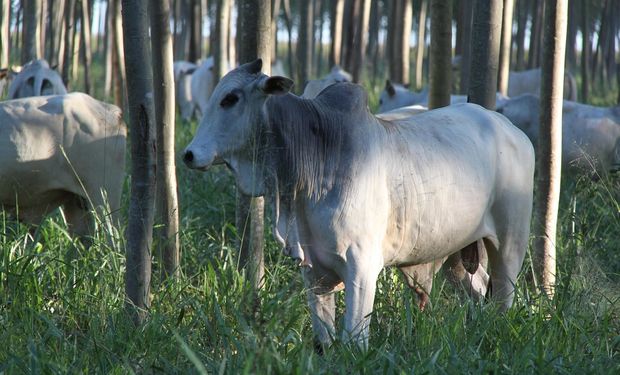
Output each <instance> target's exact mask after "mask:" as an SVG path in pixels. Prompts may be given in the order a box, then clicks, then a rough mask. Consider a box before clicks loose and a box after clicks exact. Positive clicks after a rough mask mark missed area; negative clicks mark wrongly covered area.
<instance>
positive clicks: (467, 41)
mask: <svg viewBox="0 0 620 375" xmlns="http://www.w3.org/2000/svg"><path fill="white" fill-rule="evenodd" d="M461 1H462V3H463V8H464V9H463V25H462V28H463V54H462V55H461V67H460V71H461V77H460V82H459V93H460V94H462V95H467V93H468V92H469V73H470V72H471V29H472V21H473V19H472V17H473V13H474V6H473V3H472V0H461Z"/></svg>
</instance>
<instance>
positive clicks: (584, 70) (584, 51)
mask: <svg viewBox="0 0 620 375" xmlns="http://www.w3.org/2000/svg"><path fill="white" fill-rule="evenodd" d="M588 17H589V15H588V1H587V0H581V43H582V44H581V101H582V102H583V103H587V102H588V99H589V98H590V68H589V64H590V55H591V54H592V53H591V51H592V43H591V41H590V36H591V34H590V25H589V21H588Z"/></svg>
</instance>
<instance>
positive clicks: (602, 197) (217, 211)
mask: <svg viewBox="0 0 620 375" xmlns="http://www.w3.org/2000/svg"><path fill="white" fill-rule="evenodd" d="M379 87H380V85H377V86H375V88H374V89H373V90H371V94H370V100H371V106H373V105H374V106H376V95H377V92H378V91H379V90H378V88H379ZM177 127H178V140H177V141H178V143H177V146H178V149H179V150H180V149H182V147H184V146H185V145H186V144H187V143H188V141H189V140H190V139H191V136H192V134H193V133H194V131H195V128H196V123H195V122H192V123H189V124H188V123H180V122H179V123H178V124H177ZM178 162H179V161H178ZM178 178H179V195H180V204H181V207H180V212H181V234H180V235H181V241H182V242H181V244H182V265H183V273H182V275H181V276H180V277H179V278H178V279H176V280H167V281H161V280H160V279H159V269H160V264H159V263H158V259H157V258H156V257H154V272H153V275H154V277H153V285H152V293H153V294H152V307H151V311H150V315H149V319H148V320H147V322H146V323H145V324H144V325H143V326H141V327H134V326H133V325H132V323H131V320H130V319H129V318H128V315H127V313H126V311H125V309H124V303H125V300H124V299H125V295H124V272H125V260H124V253H123V251H124V250H123V243H122V241H116V242H114V243H113V244H112V245H109V244H108V242H107V241H106V240H105V234H106V233H105V227H103V228H104V229H102V230H101V231H100V232H99V233H98V234H97V235H96V236H95V238H94V239H93V245H92V246H91V247H90V248H88V249H86V248H84V246H82V245H81V243H80V242H79V241H76V240H74V239H72V238H71V237H70V236H69V235H68V234H67V231H66V225H65V223H64V221H63V218H62V215H59V214H56V215H53V216H51V217H49V218H47V219H46V220H45V222H44V223H43V224H42V225H41V226H40V227H39V228H38V229H37V230H36V231H34V233H33V234H31V233H29V231H28V228H26V227H25V226H24V225H20V224H17V223H15V222H12V221H10V220H9V219H8V218H6V217H5V216H4V215H2V216H0V232H1V235H0V251H1V253H0V255H1V256H0V342H4V343H6V345H5V348H4V350H2V351H0V373H110V374H126V373H143V372H147V373H182V374H185V373H223V374H238V373H258V374H264V373H287V374H297V373H299V374H302V373H303V374H305V373H390V374H391V373H412V372H422V373H489V372H495V373H523V372H525V373H596V372H601V373H617V372H619V371H620V360H619V356H620V334H619V332H620V290H619V288H618V284H617V282H618V280H619V271H620V253H618V249H619V248H620V220H619V219H620V212H619V207H620V204H619V202H620V199H619V198H620V196H619V194H620V193H618V192H619V191H620V190H619V189H618V183H619V180H618V179H617V178H613V177H612V178H611V179H601V180H599V181H592V180H589V179H582V180H580V181H579V182H578V183H577V184H576V186H575V187H574V188H572V189H570V190H569V189H568V188H567V192H566V195H565V196H564V197H563V203H562V212H561V221H560V223H561V227H560V238H559V241H560V244H559V254H558V259H559V261H558V265H559V267H558V283H559V284H558V287H557V295H556V297H555V299H553V300H551V301H549V300H547V299H545V298H542V297H540V296H539V295H537V294H536V293H534V288H533V287H532V285H531V282H530V281H529V278H528V272H527V271H528V270H529V269H530V267H531V265H530V264H529V261H528V262H526V265H525V266H524V272H523V275H522V277H521V278H520V279H519V281H518V284H519V285H518V287H519V288H518V293H519V294H518V296H517V298H516V301H515V306H514V307H513V308H512V309H511V310H510V311H509V312H508V313H506V314H501V313H498V312H497V310H496V309H495V306H493V304H491V303H488V304H483V305H476V304H473V303H472V302H470V301H468V300H467V299H465V298H463V297H462V296H461V294H460V292H459V291H456V290H453V289H452V288H451V287H448V286H447V284H445V283H444V282H443V280H442V278H441V276H439V277H438V279H437V282H436V284H435V289H434V290H433V293H432V296H431V299H432V301H433V303H432V306H431V308H429V309H428V310H427V311H424V312H420V311H419V310H418V309H417V307H416V303H415V299H414V297H413V295H412V293H411V292H410V291H409V290H408V289H407V288H406V287H404V286H403V283H402V280H401V277H400V275H399V274H398V273H397V272H396V271H394V270H386V271H384V272H383V273H382V274H381V276H380V279H379V281H378V293H377V296H376V303H375V312H374V314H373V319H372V320H373V321H372V325H371V338H370V350H369V351H368V352H361V351H359V350H358V349H357V348H355V347H351V346H349V345H347V344H345V343H342V342H339V341H337V342H336V343H335V344H334V345H333V347H331V348H329V349H328V350H327V352H326V353H325V354H324V355H323V356H319V355H317V354H315V353H314V349H313V344H312V343H313V340H312V329H311V324H310V316H309V313H308V309H307V306H306V300H305V291H304V289H303V282H302V280H301V276H300V273H299V270H298V269H296V267H295V266H294V265H293V263H292V261H291V260H289V259H288V258H287V257H285V256H284V255H282V253H281V251H280V249H279V248H278V246H277V245H276V243H275V242H274V241H273V240H272V239H271V235H270V234H267V240H268V241H267V248H266V272H267V279H266V285H265V288H264V289H263V290H261V291H260V292H258V294H255V293H254V292H253V291H252V290H251V288H250V287H249V285H248V284H247V283H246V282H245V279H244V274H243V273H240V272H238V271H237V252H236V250H235V236H236V232H235V229H234V227H233V224H232V223H234V204H235V203H234V197H235V193H234V184H233V180H232V178H231V176H230V174H229V173H228V172H227V171H225V170H224V169H215V170H212V171H210V172H208V173H199V172H194V171H189V170H188V169H186V168H184V167H183V166H182V165H180V164H179V168H178ZM572 195H574V196H576V197H577V211H576V212H577V213H576V216H575V218H576V228H577V230H576V235H572V234H571V231H570V222H571V218H572V214H571V211H570V210H569V209H568V207H570V198H571V196H572ZM125 204H127V202H125ZM343 309H344V304H343V296H342V293H341V295H339V296H338V310H339V313H342V311H343ZM340 316H341V315H340ZM340 319H341V318H340ZM338 326H339V327H342V321H341V320H339V321H338Z"/></svg>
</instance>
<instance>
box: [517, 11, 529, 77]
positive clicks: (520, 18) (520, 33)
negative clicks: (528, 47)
mask: <svg viewBox="0 0 620 375" xmlns="http://www.w3.org/2000/svg"><path fill="white" fill-rule="evenodd" d="M528 9H529V0H519V1H517V35H516V39H517V40H516V43H517V57H516V61H515V64H516V70H523V69H525V31H526V28H527V15H528Z"/></svg>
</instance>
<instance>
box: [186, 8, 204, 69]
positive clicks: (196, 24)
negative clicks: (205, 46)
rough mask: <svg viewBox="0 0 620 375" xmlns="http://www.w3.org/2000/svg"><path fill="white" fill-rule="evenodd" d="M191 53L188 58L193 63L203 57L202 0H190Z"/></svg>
mask: <svg viewBox="0 0 620 375" xmlns="http://www.w3.org/2000/svg"><path fill="white" fill-rule="evenodd" d="M190 1H191V5H190V6H191V11H190V17H191V19H190V23H189V54H188V55H187V59H188V60H189V61H191V62H193V63H195V62H197V61H198V60H200V58H201V57H202V6H201V1H200V0H190Z"/></svg>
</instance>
